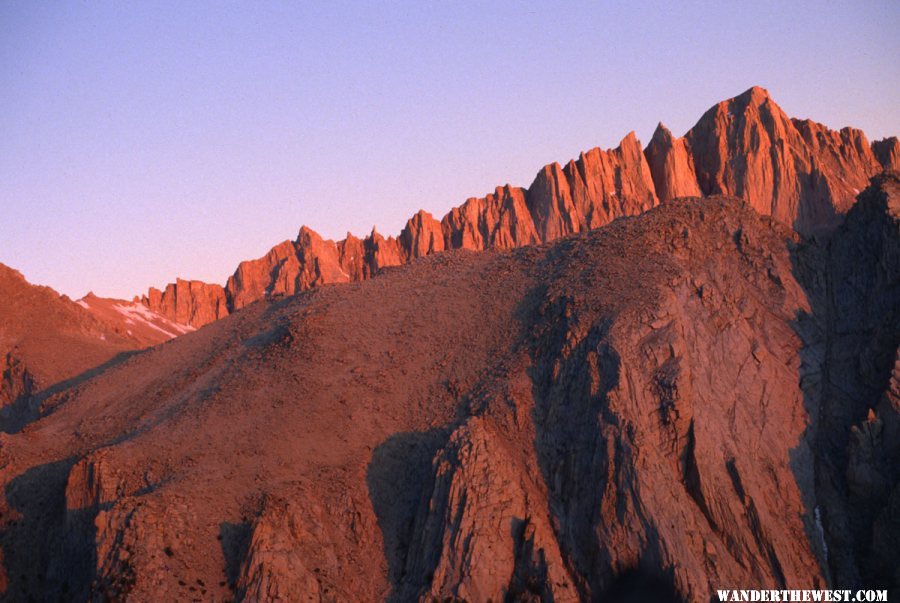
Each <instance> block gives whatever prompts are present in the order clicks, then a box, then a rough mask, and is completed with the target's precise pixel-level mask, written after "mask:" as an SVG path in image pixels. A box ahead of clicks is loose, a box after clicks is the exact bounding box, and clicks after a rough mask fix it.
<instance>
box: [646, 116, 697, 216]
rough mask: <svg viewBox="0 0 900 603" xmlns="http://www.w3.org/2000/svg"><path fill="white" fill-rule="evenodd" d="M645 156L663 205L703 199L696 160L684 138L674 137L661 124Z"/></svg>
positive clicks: (657, 127)
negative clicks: (684, 199) (677, 201)
mask: <svg viewBox="0 0 900 603" xmlns="http://www.w3.org/2000/svg"><path fill="white" fill-rule="evenodd" d="M644 152H645V154H646V155H647V163H648V164H649V165H650V173H651V174H652V175H653V183H654V186H655V187H656V195H657V196H658V197H659V200H660V201H668V200H670V199H675V198H676V197H699V196H700V195H701V193H700V185H698V184H697V173H696V171H695V170H694V159H693V156H692V155H691V151H690V149H688V147H687V141H685V139H684V138H675V137H673V136H672V133H671V132H670V131H669V130H668V129H667V128H666V127H665V126H664V125H663V124H662V123H660V124H659V125H658V126H656V131H655V132H654V133H653V138H652V139H651V140H650V144H649V145H647V149H646V150H645V151H644Z"/></svg>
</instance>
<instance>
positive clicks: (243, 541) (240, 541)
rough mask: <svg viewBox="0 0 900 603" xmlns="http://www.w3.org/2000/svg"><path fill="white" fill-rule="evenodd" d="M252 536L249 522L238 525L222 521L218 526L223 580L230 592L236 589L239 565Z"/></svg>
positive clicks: (245, 554) (239, 572) (239, 571)
mask: <svg viewBox="0 0 900 603" xmlns="http://www.w3.org/2000/svg"><path fill="white" fill-rule="evenodd" d="M252 535H253V526H252V525H251V524H250V522H249V521H244V522H240V523H228V522H227V521H223V522H222V523H220V524H219V540H220V541H221V542H222V555H223V556H224V557H225V578H226V580H228V588H230V589H231V590H234V589H235V588H237V582H238V579H239V578H240V575H241V564H242V563H243V562H244V559H245V558H246V557H247V551H248V550H249V548H250V537H251V536H252Z"/></svg>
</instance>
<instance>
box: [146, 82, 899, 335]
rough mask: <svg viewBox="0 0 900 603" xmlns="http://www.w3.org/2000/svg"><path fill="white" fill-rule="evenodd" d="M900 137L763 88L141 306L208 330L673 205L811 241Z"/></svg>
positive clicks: (305, 231)
mask: <svg viewBox="0 0 900 603" xmlns="http://www.w3.org/2000/svg"><path fill="white" fill-rule="evenodd" d="M898 157H900V143H898V139H897V138H896V137H892V138H888V139H885V140H881V141H877V142H875V143H872V144H870V143H869V142H868V140H867V139H866V137H865V135H864V134H863V133H862V132H861V131H859V130H856V129H853V128H844V129H842V130H840V131H834V130H829V129H828V128H826V127H825V126H823V125H821V124H818V123H816V122H813V121H810V120H799V119H791V118H789V117H788V116H787V115H786V114H785V113H784V111H782V110H781V108H780V107H778V105H777V104H775V102H774V101H773V100H772V99H771V98H770V97H769V94H768V92H766V90H764V89H762V88H758V87H754V88H751V89H749V90H747V91H746V92H744V93H743V94H741V95H740V96H737V97H735V98H732V99H729V100H726V101H723V102H721V103H719V104H717V105H716V106H714V107H712V108H711V109H710V110H709V111H707V112H706V113H705V114H704V115H703V117H701V118H700V121H698V122H697V124H696V125H695V126H694V127H693V128H691V129H690V130H689V131H688V132H687V134H686V135H685V136H684V137H683V138H675V137H674V136H673V135H672V134H671V132H669V131H668V130H667V129H666V128H665V126H663V125H662V124H660V125H659V127H658V128H657V130H656V132H655V133H654V135H653V138H652V139H651V141H650V144H649V145H648V146H647V148H646V149H642V148H641V144H640V142H638V140H637V139H636V138H635V136H634V133H631V134H629V135H628V136H626V137H625V138H624V139H623V140H622V142H621V143H620V144H619V146H618V147H617V148H615V149H612V150H606V151H604V150H600V149H592V150H590V151H587V152H585V153H582V154H581V156H580V157H579V158H578V159H577V160H574V161H569V162H568V163H567V164H566V165H565V166H564V167H563V166H560V165H559V164H558V163H553V164H550V165H548V166H545V167H544V168H543V169H541V171H540V172H538V174H537V176H536V177H535V179H534V182H532V184H531V186H529V187H528V188H527V189H524V188H519V187H514V186H510V185H506V186H502V187H497V188H496V189H495V190H494V192H493V193H491V194H489V195H487V196H485V197H483V198H473V199H469V200H467V201H466V202H465V203H464V204H463V205H461V206H459V207H457V208H454V209H453V210H451V211H450V212H449V213H448V214H447V215H446V216H444V217H443V218H442V219H441V220H440V221H438V220H436V219H435V218H434V217H432V216H431V214H429V213H427V212H425V211H420V212H419V213H417V214H416V215H415V216H413V217H412V218H410V220H409V221H408V222H407V224H406V226H405V228H404V229H403V230H402V232H401V233H400V235H399V237H397V238H394V237H387V238H385V237H383V236H382V235H381V234H379V233H377V232H375V231H374V230H373V231H372V233H371V234H369V235H368V236H367V237H364V238H363V239H359V238H357V237H354V236H353V235H351V234H349V233H348V235H347V237H346V238H345V239H343V240H341V241H337V242H333V241H330V240H324V239H322V237H320V236H319V235H318V234H316V233H315V232H314V231H312V230H310V229H309V228H306V227H303V228H301V229H300V234H299V235H298V237H297V239H296V240H295V241H284V242H282V243H280V244H278V245H276V246H275V247H273V248H272V250H271V251H269V253H267V254H266V255H265V256H263V257H261V258H259V259H256V260H250V261H245V262H241V264H240V265H239V266H238V268H237V270H236V271H235V273H234V275H233V276H231V277H230V278H229V279H228V282H227V283H226V284H225V286H224V287H223V286H221V285H216V284H207V283H203V282H200V281H186V280H180V279H179V280H178V281H176V282H175V283H173V284H170V285H168V286H167V287H165V289H164V290H162V291H160V290H158V289H150V291H149V293H148V294H147V295H145V296H143V298H142V300H141V303H143V304H144V305H145V306H146V307H148V308H149V309H151V310H153V311H154V312H157V313H159V314H162V315H163V316H165V317H167V318H169V319H170V320H172V321H175V322H178V323H184V324H190V325H193V326H201V325H204V324H207V323H209V322H212V321H214V320H217V319H219V318H222V317H223V316H226V315H227V314H229V313H231V312H234V311H235V310H237V309H240V308H242V307H244V306H246V305H248V304H250V303H253V302H254V301H257V300H259V299H262V298H264V297H267V296H273V295H279V294H293V293H296V292H298V291H303V290H306V289H309V288H310V287H314V286H316V285H322V284H327V283H340V282H350V281H360V280H365V279H368V278H370V277H371V276H373V275H375V274H378V273H379V272H380V271H381V270H382V269H384V268H386V267H389V266H398V265H401V264H406V263H408V262H410V261H411V260H413V259H415V258H418V257H422V256H425V255H430V254H432V253H436V252H440V251H444V250H447V249H472V250H484V249H509V248H514V247H521V246H523V245H529V244H533V243H540V242H547V241H552V240H555V239H558V238H560V237H563V236H566V235H569V234H573V233H578V232H583V231H585V230H589V229H592V228H597V227H599V226H603V225H604V224H608V223H609V222H611V221H612V220H614V219H616V218H618V217H621V216H633V215H637V214H640V213H642V212H644V211H646V210H648V209H650V208H652V207H655V206H657V205H658V204H659V203H660V202H661V201H667V200H669V199H673V198H676V197H683V196H697V195H714V194H715V195H733V196H735V197H739V198H742V199H744V200H746V201H748V202H749V203H750V205H751V206H752V207H753V208H754V209H755V210H756V211H758V212H759V213H761V214H762V215H767V216H773V217H774V218H776V219H777V220H778V221H780V222H782V223H783V224H786V225H788V226H790V227H792V228H794V229H796V230H797V231H798V232H800V233H801V234H804V235H811V234H815V233H818V232H823V231H828V230H831V229H833V228H834V227H835V226H836V225H837V224H838V223H839V222H840V220H841V217H842V216H843V214H844V213H846V211H847V210H848V209H849V208H850V206H851V205H853V203H854V200H855V198H856V196H857V195H858V194H859V192H860V191H861V190H862V189H864V188H866V186H867V185H868V182H869V178H871V177H872V176H873V175H875V174H877V173H879V172H881V171H883V170H884V169H897V168H898V167H900V163H898Z"/></svg>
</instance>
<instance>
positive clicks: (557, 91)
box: [0, 0, 900, 297]
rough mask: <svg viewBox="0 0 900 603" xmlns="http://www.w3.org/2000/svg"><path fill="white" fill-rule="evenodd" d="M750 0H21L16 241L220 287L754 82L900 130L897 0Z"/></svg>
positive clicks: (9, 48) (5, 132) (3, 124)
mask: <svg viewBox="0 0 900 603" xmlns="http://www.w3.org/2000/svg"><path fill="white" fill-rule="evenodd" d="M388 4H390V7H389V6H388ZM741 4H742V5H741V6H738V3H736V2H719V1H715V2H704V3H682V2H658V3H639V2H611V1H599V0H597V1H593V2H585V3H564V4H563V5H562V6H560V7H556V8H553V7H550V6H549V5H550V3H546V2H539V3H531V4H526V3H523V2H512V1H511V2H485V3H483V4H475V3H471V4H470V3H461V2H434V3H429V2H409V3H406V4H401V3H383V2H373V3H358V4H357V3H341V2H320V3H313V2H308V3H307V2H249V1H248V2H241V3H234V2H172V3H168V2H166V3H163V2H74V1H73V2H60V3H56V2H32V1H31V0H6V1H4V2H2V3H0V210H2V212H0V262H3V263H6V264H9V265H11V266H13V267H15V268H18V269H19V270H21V271H22V272H24V273H25V275H26V277H27V278H29V280H31V281H32V282H36V283H39V284H45V285H50V286H52V287H54V288H56V289H58V290H59V291H61V292H64V293H67V294H69V295H70V296H73V297H78V296H81V295H83V294H84V293H86V292H87V291H88V290H89V289H93V290H94V291H95V292H97V293H98V294H101V295H107V296H119V297H122V296H125V297H130V296H131V295H134V294H137V293H141V292H143V291H145V290H146V288H147V287H148V286H150V285H156V286H160V285H162V284H164V283H166V282H168V281H171V280H173V279H174V278H175V277H176V276H180V277H185V278H197V279H203V280H207V281H214V282H220V283H221V282H224V280H225V278H226V276H227V275H228V274H230V273H231V271H232V270H233V269H234V268H235V267H236V265H237V263H238V262H239V261H240V260H243V259H249V258H254V257H258V256H260V255H262V254H263V253H265V252H266V251H267V250H268V249H269V248H270V247H271V246H272V245H274V244H276V243H278V242H280V241H282V240H284V239H288V238H294V237H295V236H296V233H297V230H298V228H299V227H300V225H301V224H308V225H310V226H311V227H312V228H314V229H315V230H317V231H319V232H320V233H322V234H323V235H325V236H328V237H332V238H340V237H342V236H343V235H344V233H345V232H346V231H348V230H350V231H352V232H354V233H357V234H365V233H367V232H368V231H369V230H370V229H371V227H372V225H373V224H375V225H377V226H378V229H379V231H380V232H382V233H384V234H396V233H398V232H399V230H400V229H401V227H402V226H403V224H404V223H405V220H406V218H407V217H408V216H409V215H411V214H412V213H413V212H414V211H416V210H418V209H419V208H424V209H426V210H428V211H431V212H432V213H434V214H436V215H441V214H443V213H444V212H445V211H446V210H447V209H449V208H450V207H452V206H454V205H458V204H459V203H461V202H462V201H464V200H465V199H466V198H467V197H470V196H480V195H483V194H484V193H486V192H489V191H490V190H492V189H493V187H494V186H495V185H498V184H504V183H506V182H509V183H512V184H517V185H523V186H527V185H528V184H530V183H531V180H532V178H533V177H534V174H535V173H536V172H537V170H538V169H539V168H540V167H541V166H542V165H544V164H545V163H549V162H551V161H561V162H562V161H565V160H567V159H569V158H570V157H574V156H576V155H577V154H578V152H579V151H581V150H583V149H588V148H591V147H594V146H600V147H610V146H615V145H616V144H617V143H618V141H619V140H620V139H621V138H622V137H623V136H624V135H625V134H626V133H627V132H628V131H630V130H635V131H636V132H637V134H638V136H639V138H640V139H641V140H642V141H644V142H645V143H646V141H647V140H648V139H649V137H650V135H651V133H652V131H653V128H654V127H655V126H656V123H657V122H658V121H660V120H661V121H663V122H665V123H666V124H667V125H669V127H670V128H672V130H673V131H674V132H676V133H677V134H682V133H683V132H684V131H685V130H687V129H688V128H689V127H690V126H691V125H693V123H694V122H695V121H696V120H697V119H698V118H699V117H700V115H701V114H702V113H703V112H704V111H705V110H706V109H707V108H709V107H710V106H711V105H713V104H714V103H715V102H717V101H719V100H722V99H725V98H728V97H730V96H734V95H736V94H739V93H740V92H742V91H743V90H745V89H746V88H748V87H750V86H751V85H754V84H758V85H762V86H764V87H766V88H768V89H769V91H770V93H771V94H772V95H773V97H774V98H775V100H776V101H777V102H778V103H779V104H780V105H781V106H782V107H783V108H784V109H785V111H787V112H788V114H790V115H793V116H797V117H811V118H813V119H815V120H817V121H821V122H823V123H825V124H826V125H829V126H831V127H841V126H844V125H854V126H857V127H860V128H862V129H863V130H864V131H865V132H866V134H867V135H868V136H869V138H870V139H875V138H881V137H884V136H890V135H897V134H900V127H898V126H900V102H898V101H900V35H898V32H900V2H897V1H896V0H890V1H883V2H876V1H873V2H868V1H867V2H860V1H858V0H854V1H851V2H827V3H826V2H783V1H778V2H758V1H754V2H746V3H741Z"/></svg>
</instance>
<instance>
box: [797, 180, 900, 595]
mask: <svg viewBox="0 0 900 603" xmlns="http://www.w3.org/2000/svg"><path fill="white" fill-rule="evenodd" d="M872 182H873V186H872V187H870V188H869V189H867V190H866V191H865V192H863V193H862V194H861V195H860V196H859V198H858V199H859V200H858V202H857V204H856V205H855V206H854V207H853V208H852V209H851V210H850V212H848V214H847V217H846V220H845V221H844V223H843V225H841V226H840V227H839V228H838V229H837V230H836V231H835V232H834V233H832V234H831V236H830V237H829V238H827V239H824V238H821V239H818V240H812V241H807V242H804V243H802V244H800V245H798V246H796V247H794V248H793V249H792V250H791V255H792V261H793V265H794V275H795V277H796V279H797V281H798V282H799V283H800V284H801V286H803V288H804V290H805V291H806V293H807V296H808V298H809V301H810V306H811V312H810V313H804V314H802V315H799V316H797V318H796V320H795V321H794V330H795V332H796V333H797V334H798V336H799V337H800V338H801V339H802V341H803V349H802V350H801V368H800V375H799V380H800V385H801V388H802V390H803V395H804V405H805V408H806V411H807V413H808V414H809V417H810V423H809V427H808V428H807V431H806V433H805V434H804V440H805V444H806V445H805V446H799V447H797V448H796V449H794V450H793V451H792V459H791V462H792V468H793V470H794V474H795V476H796V479H797V483H798V485H799V486H800V487H801V490H802V491H803V494H804V501H805V502H806V506H807V509H806V511H807V517H806V518H805V519H806V525H807V530H808V533H809V536H810V542H811V543H812V545H813V548H814V550H815V551H816V552H817V554H818V556H819V559H820V562H822V564H823V566H825V568H826V569H827V572H826V575H828V576H829V578H830V580H829V581H830V583H831V586H832V587H835V588H850V589H856V588H891V589H897V590H896V591H895V592H900V583H898V580H900V575H898V574H897V573H896V550H892V549H893V548H894V547H891V546H888V547H887V548H885V547H884V546H883V545H880V544H879V543H883V542H888V543H889V542H891V541H893V542H894V543H897V542H900V527H898V525H897V522H896V520H894V521H888V520H885V518H887V517H889V516H890V515H891V510H890V505H891V501H890V498H891V496H892V492H893V494H894V497H895V498H897V499H898V500H900V486H898V477H900V443H898V442H897V434H898V433H900V413H898V412H897V408H896V406H894V407H892V405H891V404H890V403H887V402H886V398H884V399H883V400H882V397H883V395H885V392H888V391H889V390H890V388H891V372H892V369H893V368H894V360H895V357H896V353H897V350H898V346H900V227H898V221H897V218H896V217H895V216H893V215H892V213H891V211H892V210H891V209H890V207H889V204H890V201H889V196H888V195H890V196H891V197H894V198H895V200H894V204H896V203H897V201H896V196H897V195H898V194H900V179H898V178H897V176H896V175H888V174H885V175H882V176H879V177H876V178H874V179H873V181H872ZM893 211H894V212H895V213H896V209H894V210H893ZM879 400H882V402H881V403H879ZM870 409H874V410H875V411H876V412H877V414H875V415H873V416H868V414H869V411H870ZM885 534H887V535H885Z"/></svg>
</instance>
